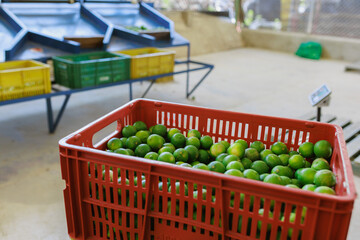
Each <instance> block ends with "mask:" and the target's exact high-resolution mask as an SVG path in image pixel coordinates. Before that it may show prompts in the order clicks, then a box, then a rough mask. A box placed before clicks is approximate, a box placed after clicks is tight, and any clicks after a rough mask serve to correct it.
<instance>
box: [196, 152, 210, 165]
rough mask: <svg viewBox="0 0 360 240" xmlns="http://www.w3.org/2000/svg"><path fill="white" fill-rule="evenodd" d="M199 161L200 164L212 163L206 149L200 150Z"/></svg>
mask: <svg viewBox="0 0 360 240" xmlns="http://www.w3.org/2000/svg"><path fill="white" fill-rule="evenodd" d="M198 159H199V162H201V163H205V164H209V162H210V156H209V153H208V152H207V151H206V150H204V149H200V150H199V158H198Z"/></svg>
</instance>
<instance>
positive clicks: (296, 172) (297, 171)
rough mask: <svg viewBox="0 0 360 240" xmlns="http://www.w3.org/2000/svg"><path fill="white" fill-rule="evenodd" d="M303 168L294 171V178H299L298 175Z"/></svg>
mask: <svg viewBox="0 0 360 240" xmlns="http://www.w3.org/2000/svg"><path fill="white" fill-rule="evenodd" d="M304 169H305V168H299V169H297V170H296V171H295V175H294V176H295V178H296V179H297V178H298V176H299V174H300V172H301V171H302V170H304Z"/></svg>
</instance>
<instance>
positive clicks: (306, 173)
mask: <svg viewBox="0 0 360 240" xmlns="http://www.w3.org/2000/svg"><path fill="white" fill-rule="evenodd" d="M315 174H316V170H314V169H312V168H304V169H303V170H301V172H299V173H298V176H297V179H298V180H299V181H300V183H301V185H306V184H312V183H313V182H314V177H315Z"/></svg>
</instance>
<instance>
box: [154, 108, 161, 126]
mask: <svg viewBox="0 0 360 240" xmlns="http://www.w3.org/2000/svg"><path fill="white" fill-rule="evenodd" d="M159 115H160V111H156V112H155V116H156V119H155V123H156V124H158V123H159V120H160V117H159Z"/></svg>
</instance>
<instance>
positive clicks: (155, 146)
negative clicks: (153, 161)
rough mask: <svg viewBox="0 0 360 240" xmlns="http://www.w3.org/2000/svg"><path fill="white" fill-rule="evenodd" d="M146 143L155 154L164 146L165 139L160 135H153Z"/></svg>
mask: <svg viewBox="0 0 360 240" xmlns="http://www.w3.org/2000/svg"><path fill="white" fill-rule="evenodd" d="M146 143H147V145H149V146H150V147H151V149H152V150H153V151H154V152H157V151H159V149H160V148H161V147H162V146H163V145H164V143H165V139H164V138H163V137H162V136H160V135H157V134H151V135H150V136H149V137H148V139H147V141H146Z"/></svg>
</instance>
